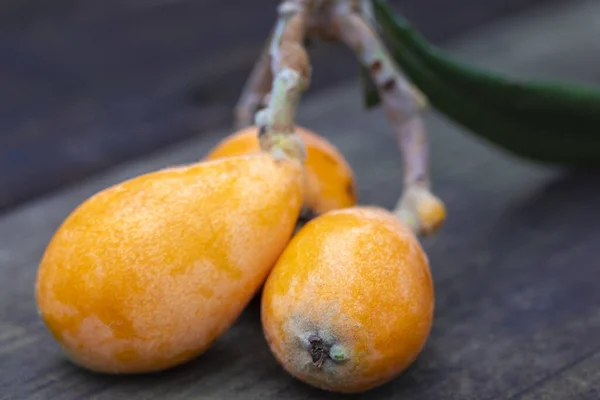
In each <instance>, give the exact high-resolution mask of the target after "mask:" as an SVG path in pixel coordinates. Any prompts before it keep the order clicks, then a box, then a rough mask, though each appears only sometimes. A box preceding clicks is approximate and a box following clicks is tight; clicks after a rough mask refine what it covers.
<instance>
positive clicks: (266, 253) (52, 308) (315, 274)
mask: <svg viewBox="0 0 600 400" xmlns="http://www.w3.org/2000/svg"><path fill="white" fill-rule="evenodd" d="M272 139H274V138H272ZM276 139H277V140H271V141H270V142H269V143H267V144H264V145H263V144H261V143H259V134H258V130H257V128H256V127H251V128H247V129H244V130H243V131H240V132H238V133H236V134H234V135H231V136H229V137H228V138H226V139H225V140H223V141H222V142H221V143H219V144H218V145H217V146H216V148H214V149H213V150H212V151H211V152H210V154H209V155H208V156H207V157H206V158H205V159H204V160H200V161H198V162H196V163H193V164H190V165H185V166H179V167H173V168H167V169H162V170H159V171H155V172H151V173H147V174H144V175H141V176H138V177H135V178H133V179H130V180H127V181H125V182H122V183H119V184H116V185H114V186H112V187H110V188H107V189H105V190H103V191H101V192H99V193H96V194H95V195H93V196H92V197H90V198H89V199H87V200H86V201H85V202H83V203H82V204H81V205H80V206H78V207H77V208H76V209H75V210H74V211H73V212H72V213H71V214H70V215H69V216H68V217H67V218H66V220H65V221H64V222H63V223H62V225H61V226H60V227H59V228H58V230H57V231H56V232H55V234H54V236H53V237H52V239H51V241H50V243H49V244H48V247H47V249H46V251H45V253H44V255H43V257H42V260H41V263H40V266H39V271H38V275H37V281H36V299H37V304H38V309H39V313H40V315H41V318H42V319H43V321H44V323H45V324H46V326H47V327H48V329H49V331H50V332H51V333H52V335H53V336H54V338H55V339H56V340H57V341H58V343H60V345H61V346H62V348H63V349H64V351H65V353H66V355H67V357H68V358H69V359H71V360H72V361H73V362H74V363H76V364H78V365H80V366H82V367H83V368H86V369H89V370H92V371H97V372H102V373H114V374H134V373H145V372H153V371H160V370H165V369H168V368H172V367H174V366H177V365H180V364H182V363H184V362H187V361H189V360H191V359H193V358H196V357H198V356H200V354H201V353H203V352H204V351H205V350H206V349H207V348H209V347H210V346H211V344H212V343H213V342H214V341H215V340H217V339H218V338H219V337H220V336H221V335H223V333H225V332H226V331H227V330H228V329H229V328H230V327H231V326H232V325H233V324H234V322H235V321H236V319H237V318H238V317H239V315H240V314H241V313H242V311H243V310H244V308H245V307H246V306H247V304H248V303H249V302H250V300H251V299H252V297H254V296H255V295H256V294H257V293H258V292H259V290H260V288H261V287H263V291H262V298H261V301H262V303H261V304H262V305H261V307H262V308H261V320H262V326H263V330H264V336H265V339H266V342H267V343H268V346H269V348H270V350H271V352H272V353H273V355H274V357H275V358H276V360H277V361H278V362H279V363H280V364H281V366H282V367H283V368H284V369H285V370H286V371H288V372H289V373H290V374H291V375H293V376H295V377H296V378H297V379H299V380H301V381H303V382H305V383H307V384H310V385H312V386H315V387H318V388H321V389H324V390H329V391H337V392H360V391H365V390H368V389H371V388H373V387H375V386H378V385H381V384H383V383H385V382H388V381H390V380H391V379H393V378H394V377H396V376H398V375H399V374H400V373H401V372H402V371H403V370H405V369H406V368H407V367H408V366H409V365H410V364H411V363H412V362H413V361H414V360H415V358H416V357H417V356H418V354H419V353H420V352H421V350H422V348H423V346H424V344H425V342H426V340H427V337H428V335H429V332H430V328H431V325H432V318H433V309H434V293H433V285H432V278H431V275H430V270H429V264H428V260H427V256H426V254H425V253H424V251H423V249H422V248H421V246H420V244H419V241H418V239H417V237H416V236H415V234H414V233H413V232H412V231H411V230H410V229H409V228H408V227H407V226H406V225H405V224H403V223H402V222H401V221H400V220H399V219H398V218H397V217H396V216H395V215H394V214H393V213H391V212H388V211H387V210H384V209H382V208H378V207H372V206H365V205H362V206H361V205H359V204H358V202H357V198H356V197H357V194H356V184H355V178H354V175H353V172H352V170H351V168H350V166H349V164H348V163H347V162H346V161H345V160H344V157H343V156H342V154H341V153H340V152H339V151H337V150H336V149H335V147H334V146H333V145H332V144H330V143H329V142H328V141H326V140H325V139H324V138H323V137H321V136H319V135H317V134H315V133H313V132H310V131H309V130H307V129H304V128H300V127H298V128H297V129H296V133H293V134H291V135H287V136H283V137H279V138H276ZM303 211H304V212H305V213H308V214H310V217H311V218H310V219H309V221H308V222H307V223H306V224H305V225H303V226H301V227H300V229H299V230H298V231H297V232H296V233H295V228H296V227H297V223H298V221H299V218H300V216H301V214H302V212H303ZM263 285H264V286H263Z"/></svg>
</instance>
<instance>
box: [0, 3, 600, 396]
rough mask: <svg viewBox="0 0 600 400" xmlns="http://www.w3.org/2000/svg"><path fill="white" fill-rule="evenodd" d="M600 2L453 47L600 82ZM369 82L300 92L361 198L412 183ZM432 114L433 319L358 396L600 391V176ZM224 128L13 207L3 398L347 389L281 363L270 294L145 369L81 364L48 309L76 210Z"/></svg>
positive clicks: (1, 221) (2, 247)
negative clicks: (370, 105)
mask: <svg viewBox="0 0 600 400" xmlns="http://www.w3.org/2000/svg"><path fill="white" fill-rule="evenodd" d="M599 13H600V4H599V3H598V2H597V1H595V0H589V1H580V2H576V3H575V2H573V3H572V4H571V6H570V7H563V8H558V9H553V10H551V11H548V12H542V11H540V12H536V13H533V14H532V15H529V16H523V17H522V18H519V19H518V20H516V21H515V22H514V23H507V24H503V25H502V26H500V27H498V29H490V30H489V31H487V32H482V33H480V34H478V35H477V36H473V37H471V38H468V39H465V40H464V41H461V43H456V44H455V45H454V46H453V47H452V49H453V50H454V52H455V54H458V55H461V56H463V57H464V58H465V59H467V60H470V61H474V62H477V63H479V64H485V65H488V66H494V67H495V68H497V69H499V70H502V71H506V72H511V73H515V74H518V75H535V74H541V75H555V76H556V75H561V76H564V77H568V76H573V77H574V76H577V77H579V78H580V79H582V80H588V81H594V82H600V76H599V75H598V72H597V71H598V69H597V66H598V65H600V62H598V58H597V54H600V51H599V50H600V48H599V46H600V44H599V43H598V41H597V40H596V38H597V37H599V35H600V26H598V24H595V25H594V23H593V22H594V21H596V17H597V15H599ZM567 44H568V45H567ZM594 57H596V58H595V59H594ZM594 62H595V64H594ZM357 91H358V88H357V86H356V85H355V84H350V85H344V86H341V87H339V88H336V89H335V90H331V91H328V92H327V93H323V94H322V95H319V96H316V97H315V98H313V99H312V100H311V101H309V102H306V103H304V104H303V105H302V110H301V113H300V122H301V123H302V124H304V125H306V126H309V127H311V128H313V129H315V130H316V131H318V132H320V133H321V134H323V135H326V136H327V137H328V138H330V140H331V141H332V142H333V143H335V144H336V145H338V146H339V148H340V149H341V150H342V151H343V152H344V154H346V155H347V157H348V159H349V161H350V162H351V164H352V165H353V166H354V168H355V170H356V173H357V176H358V180H359V185H360V195H361V202H362V203H365V204H368V203H371V204H378V205H382V206H385V207H391V206H392V205H393V204H394V202H395V200H396V198H397V196H398V194H399V193H400V181H401V177H400V167H399V165H400V162H399V161H400V160H399V158H398V155H397V152H396V149H395V142H394V139H393V137H392V135H391V131H390V128H389V126H388V125H387V124H386V122H385V120H384V118H383V114H382V113H381V111H375V112H370V113H364V112H362V110H361V105H360V101H359V98H358V97H357V96H356V93H357ZM427 121H428V126H429V129H430V130H431V132H432V142H433V158H434V161H433V176H434V179H435V187H436V188H437V191H438V193H439V194H440V196H441V197H442V198H444V199H445V201H446V202H447V206H448V211H449V219H448V222H447V224H446V226H445V227H444V229H443V230H442V231H441V233H440V234H439V235H438V236H436V237H435V238H433V239H431V240H427V241H425V242H424V246H425V248H426V250H427V252H428V254H429V257H430V261H431V265H432V271H433V275H434V279H435V289H436V316H435V323H434V328H433V331H432V333H431V336H430V339H429V341H428V343H427V345H426V347H425V349H424V351H423V353H422V354H421V356H420V357H419V359H418V360H417V361H416V363H415V364H414V365H413V366H412V368H411V369H410V370H409V371H408V372H407V373H406V374H405V375H404V376H402V377H400V378H398V379H396V380H394V381H393V382H392V383H390V384H387V385H385V386H383V387H381V388H379V389H376V390H374V391H372V392H371V393H370V394H369V395H365V396H360V398H373V399H375V398H377V399H390V400H391V399H424V400H429V399H444V400H454V399H456V400H470V399H473V400H481V399H521V400H525V399H526V400H529V399H532V400H533V399H536V400H538V399H552V400H566V399H569V400H570V399H589V400H593V399H598V398H599V396H598V394H599V390H600V375H599V373H598V371H599V370H600V357H599V354H600V283H599V281H598V271H599V270H600V261H599V260H600V249H599V248H598V238H599V237H600V227H599V225H598V222H597V217H596V216H597V209H598V204H600V191H599V190H598V182H600V173H599V172H571V173H568V172H565V171H559V170H554V169H550V168H543V167H540V166H535V165H530V164H526V163H522V162H520V161H517V160H515V159H513V158H510V157H507V156H505V155H503V154H501V153H498V152H496V151H495V150H493V149H490V148H488V147H487V146H484V145H482V144H481V143H479V142H478V141H476V140H473V139H472V138H471V137H470V136H468V135H465V134H464V132H462V131H461V130H460V129H457V127H456V126H454V125H452V124H450V123H448V122H447V121H445V120H444V119H442V118H440V116H438V115H435V114H434V113H431V114H430V115H428V118H427ZM223 134H224V132H215V133H214V134H211V135H205V136H203V137H201V138H195V139H193V140H190V141H188V142H186V143H183V144H181V145H178V146H174V147H171V148H166V149H164V150H163V151H162V152H161V153H160V154H156V155H154V156H152V157H149V158H145V159H142V160H140V161H137V162H134V163H129V164H127V165H125V166H123V167H121V168H116V169H113V170H111V171H109V172H108V173H106V174H103V175H101V176H98V177H95V178H93V179H90V180H88V181H86V182H85V183H84V184H82V185H77V186H74V187H70V188H68V189H66V190H64V191H62V192H60V193H57V194H55V195H52V196H47V197H45V198H42V199H39V200H37V201H35V202H33V203H31V204H29V205H26V206H24V207H21V208H20V209H16V210H14V211H13V212H11V213H10V214H7V215H5V216H3V217H2V218H0V238H1V240H0V265H1V268H0V399H1V400H28V399H52V400H63V399H64V400H68V399H73V400H79V399H94V400H103V399H107V400H121V399H123V400H125V399H128V400H130V399H131V400H134V399H148V400H150V399H157V400H158V399H160V400H162V399H174V400H175V399H199V398H203V399H228V400H230V399H292V400H293V399H306V398H343V397H342V396H336V395H329V394H324V393H322V392H320V391H317V390H313V389H311V388H309V387H307V386H306V385H304V384H302V383H300V382H298V381H296V380H295V379H293V378H291V377H290V376H288V375H287V374H286V373H285V372H283V371H282V370H281V368H280V367H279V366H278V365H277V364H276V362H275V360H274V359H273V357H272V356H271V354H270V353H269V350H268V348H267V346H266V343H265V341H264V339H263V336H262V333H261V327H260V323H259V308H258V305H259V304H258V301H254V302H253V303H252V304H251V305H250V306H249V308H248V309H247V311H246V312H245V313H244V314H243V315H242V317H241V318H240V320H239V322H238V323H237V324H236V325H235V326H234V327H233V328H232V329H231V330H230V331H229V332H228V333H227V334H226V335H225V336H224V337H222V338H221V339H220V340H219V341H218V342H217V343H216V344H215V345H214V347H213V348H212V349H210V350H209V351H208V352H207V353H206V354H204V355H202V356H201V357H199V358H198V359H197V360H196V361H194V362H191V363H189V364H187V365H185V366H182V367H180V368H177V369H174V370H171V371H169V372H165V373H161V374H157V375H153V376H144V377H107V376H101V375H96V374H91V373H87V372H85V371H83V370H81V369H79V368H76V367H73V366H72V365H71V364H70V363H68V362H67V361H65V359H64V357H63V356H62V355H61V352H60V351H59V349H58V347H57V346H56V344H55V343H54V341H53V339H52V338H51V337H50V335H49V333H48V332H47V331H46V330H45V328H44V327H43V325H42V324H41V322H40V320H39V319H38V317H37V314H36V310H35V303H34V301H33V285H34V279H35V273H36V268H37V263H38V260H39V258H40V256H41V254H42V251H43V249H44V247H45V245H46V243H47V241H48V240H49V239H50V236H51V234H52V233H53V231H54V230H55V229H56V228H57V226H58V224H59V223H60V222H61V220H62V219H63V218H64V217H65V216H66V215H67V214H68V213H69V212H70V211H71V210H72V209H73V207H75V206H76V205H77V204H78V203H80V202H81V201H82V200H83V199H85V198H86V197H87V196H89V195H90V194H92V193H93V192H95V191H97V190H100V189H102V188H104V187H106V186H107V185H110V184H112V183H115V182H118V181H121V180H123V179H125V178H129V177H132V176H134V175H137V174H139V173H142V172H147V171H150V170H154V169H156V168H159V167H163V166H168V165H173V164H179V163H183V162H187V161H192V160H195V159H196V158H198V157H199V156H201V155H203V154H205V152H206V151H207V150H208V148H209V147H210V146H212V145H213V144H214V143H215V142H216V141H217V140H218V139H219V138H220V136H221V135H223Z"/></svg>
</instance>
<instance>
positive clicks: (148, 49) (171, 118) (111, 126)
mask: <svg viewBox="0 0 600 400" xmlns="http://www.w3.org/2000/svg"><path fill="white" fill-rule="evenodd" d="M546 1H548V0H487V1H486V2H485V3H483V4H482V3H481V2H480V1H479V0H458V1H454V2H452V5H450V4H449V3H447V2H446V1H443V0H429V1H422V0H394V1H392V2H393V3H394V4H396V5H401V6H402V10H403V12H405V13H406V15H407V16H408V17H410V18H411V20H414V21H415V23H417V24H419V27H421V28H422V29H423V31H424V32H425V33H426V34H428V35H430V36H431V37H432V38H433V39H434V40H438V39H442V38H446V37H448V35H455V34H457V33H460V32H463V31H465V30H467V29H469V28H470V27H472V26H474V25H477V24H481V23H483V22H485V21H487V20H489V19H490V18H494V17H497V16H499V15H502V14H505V13H508V12H513V11H515V10H517V9H521V8H523V7H526V6H528V5H531V4H533V3H539V2H546ZM277 2H278V0H271V1H247V0H229V1H226V2H225V1H215V0H211V1H207V0H151V1H148V0H128V1H120V0H103V1H99V2H94V1H84V0H53V1H51V2H49V1H46V0H8V1H3V2H1V4H0V210H5V209H7V208H8V207H9V206H12V205H15V204H17V203H19V202H22V201H25V200H27V199H31V198H33V197H35V196H37V195H40V194H42V193H45V192H47V191H48V190H53V189H56V188H58V187H60V186H61V185H64V184H66V183H69V182H74V181H76V180H79V179H81V178H83V177H85V176H87V175H89V174H91V173H94V172H97V171H99V170H101V169H103V168H106V167H107V166H110V165H114V164H115V163H118V162H122V161H123V160H127V159H130V158H132V157H135V156H139V155H142V154H145V153H148V152H151V151H153V150H157V149H160V148H161V147H162V146H165V145H168V144H172V143H174V142H176V141H178V140H182V139H184V138H189V137H191V136H194V135H197V134H201V133H203V132H206V131H209V130H211V129H214V128H215V127H217V126H223V125H224V124H229V122H230V115H231V109H232V107H233V105H234V103H235V101H236V100H237V96H238V95H239V90H240V87H241V86H242V84H243V83H244V80H245V79H246V76H247V74H248V73H249V70H250V68H251V67H252V64H253V63H254V61H255V59H256V57H257V56H258V53H259V47H260V46H261V45H262V43H263V42H264V40H265V38H266V35H267V34H268V32H269V30H270V29H271V27H272V26H273V24H274V22H275V6H276V5H277ZM449 8H451V11H450V10H449ZM231 10H235V12H231ZM449 12H451V14H452V18H448V17H447V15H448V13H449ZM311 53H312V56H313V57H314V62H315V66H316V67H317V70H316V71H315V74H314V77H313V84H312V88H311V93H313V92H315V93H316V92H318V90H319V89H321V88H324V87H327V86H329V85H331V84H336V83H340V82H341V81H342V80H345V79H347V78H349V77H351V76H354V75H355V74H356V71H357V66H356V63H355V61H354V56H353V55H352V54H350V52H349V51H347V50H346V49H345V48H343V47H342V46H340V47H335V46H325V47H321V46H318V47H317V48H315V49H314V50H313V51H312V52H311Z"/></svg>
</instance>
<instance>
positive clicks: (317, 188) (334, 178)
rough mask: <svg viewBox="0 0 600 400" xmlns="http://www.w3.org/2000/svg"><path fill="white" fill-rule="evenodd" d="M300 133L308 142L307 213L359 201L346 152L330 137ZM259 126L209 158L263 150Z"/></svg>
mask: <svg viewBox="0 0 600 400" xmlns="http://www.w3.org/2000/svg"><path fill="white" fill-rule="evenodd" d="M296 133H297V134H298V135H299V136H300V137H301V138H302V140H303V142H304V144H305V145H306V152H307V157H306V182H305V196H304V213H305V215H308V216H315V215H319V214H322V213H324V212H327V211H331V210H336V209H340V208H346V207H351V206H353V205H356V202H357V196H358V194H357V188H356V179H355V176H354V171H353V170H352V168H351V167H350V165H349V164H348V162H347V161H346V159H345V158H344V156H343V154H342V153H341V152H340V151H339V150H338V149H337V148H336V147H335V146H334V145H333V144H331V143H330V142H329V141H328V140H327V139H325V138H324V137H322V136H320V135H318V134H316V133H314V132H313V131H311V130H309V129H307V128H304V127H301V126H297V127H296ZM257 135H258V127H257V126H251V127H248V128H244V129H242V130H239V131H237V132H235V133H234V134H232V135H229V136H227V137H226V138H224V139H223V140H221V141H220V142H219V143H217V145H216V146H215V147H214V148H213V149H212V150H211V151H210V152H209V153H208V155H207V156H206V158H205V159H208V160H211V159H217V158H222V157H230V156H234V155H241V154H249V153H252V152H256V151H259V142H258V139H257Z"/></svg>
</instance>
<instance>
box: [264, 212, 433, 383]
mask: <svg viewBox="0 0 600 400" xmlns="http://www.w3.org/2000/svg"><path fill="white" fill-rule="evenodd" d="M433 312H434V291H433V282H432V278H431V274H430V270H429V262H428V259H427V257H426V255H425V252H424V251H423V249H422V248H421V246H420V244H419V242H418V239H417V238H416V237H415V236H414V234H413V233H412V232H411V231H410V230H409V229H408V227H406V226H405V225H403V224H402V223H401V222H400V221H399V220H398V219H397V218H396V217H395V216H394V215H393V214H392V213H390V212H388V211H386V210H383V209H380V208H377V207H367V206H355V207H350V208H346V209H342V210H335V211H331V212H328V213H325V214H322V215H321V216H319V217H317V218H315V219H313V220H312V221H310V222H308V223H307V224H306V225H305V226H304V227H302V228H301V229H300V231H299V232H298V233H297V234H296V235H295V236H294V238H293V239H292V240H291V242H290V244H289V245H288V246H287V247H286V249H285V250H284V252H283V253H282V255H281V257H280V258H279V260H278V262H277V264H276V265H275V267H274V268H273V270H272V271H271V273H270V274H269V277H268V278H267V281H266V283H265V286H264V289H263V293H262V304H261V318H262V323H263V330H264V334H265V338H266V340H267V343H268V344H269V348H270V349H271V351H272V352H273V354H274V356H275V358H276V359H277V360H278V362H279V363H280V364H281V365H282V367H283V368H284V369H285V370H286V371H288V372H289V373H290V374H291V375H293V376H295V377H296V378H298V379H299V380H301V381H303V382H305V383H307V384H309V385H312V386H315V387H318V388H321V389H324V390H328V391H334V392H341V393H355V392H364V391H366V390H369V389H372V388H374V387H376V386H379V385H382V384H384V383H386V382H389V381H390V380H392V379H393V378H395V377H397V376H398V375H400V373H402V371H404V370H405V369H406V368H408V366H409V365H410V364H411V363H412V362H413V361H414V360H415V359H416V357H417V356H418V355H419V353H420V352H421V351H422V349H423V347H424V345H425V343H426V341H427V338H428V336H429V332H430V329H431V326H432V322H433Z"/></svg>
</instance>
